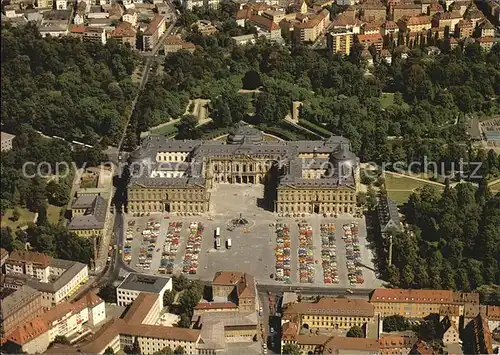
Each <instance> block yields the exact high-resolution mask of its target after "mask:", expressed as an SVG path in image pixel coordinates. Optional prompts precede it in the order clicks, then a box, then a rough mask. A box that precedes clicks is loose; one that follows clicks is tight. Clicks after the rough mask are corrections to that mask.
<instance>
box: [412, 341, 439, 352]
mask: <svg viewBox="0 0 500 355" xmlns="http://www.w3.org/2000/svg"><path fill="white" fill-rule="evenodd" d="M409 354H410V355H435V354H436V352H435V351H434V349H433V348H432V347H431V346H429V345H428V344H427V343H426V342H425V341H423V340H418V341H417V342H416V343H415V345H413V348H412V349H411V350H410V353H409Z"/></svg>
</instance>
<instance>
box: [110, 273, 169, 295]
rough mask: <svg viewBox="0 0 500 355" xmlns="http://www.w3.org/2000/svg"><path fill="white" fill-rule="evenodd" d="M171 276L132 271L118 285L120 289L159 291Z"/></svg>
mask: <svg viewBox="0 0 500 355" xmlns="http://www.w3.org/2000/svg"><path fill="white" fill-rule="evenodd" d="M169 280H170V278H168V277H161V276H153V275H145V274H138V273H134V272H131V273H130V274H128V276H127V277H126V278H125V280H123V281H122V283H121V284H120V285H119V286H118V288H119V289H126V290H133V291H140V292H148V293H159V292H160V291H161V290H162V289H163V288H164V287H165V286H166V285H167V283H168V281H169Z"/></svg>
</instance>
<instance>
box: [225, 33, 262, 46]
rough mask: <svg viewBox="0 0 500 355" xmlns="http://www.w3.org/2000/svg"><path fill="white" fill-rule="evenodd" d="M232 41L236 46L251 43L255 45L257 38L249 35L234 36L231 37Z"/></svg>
mask: <svg viewBox="0 0 500 355" xmlns="http://www.w3.org/2000/svg"><path fill="white" fill-rule="evenodd" d="M231 39H232V41H233V44H234V45H235V46H244V45H247V44H249V43H250V44H254V43H255V39H256V38H255V35H254V34H249V35H241V36H234V37H231Z"/></svg>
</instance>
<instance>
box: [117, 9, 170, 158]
mask: <svg viewBox="0 0 500 355" xmlns="http://www.w3.org/2000/svg"><path fill="white" fill-rule="evenodd" d="M175 21H176V19H175V18H174V20H173V22H172V23H171V24H170V26H169V27H168V28H167V30H166V31H165V33H164V34H163V35H162V36H161V37H160V39H159V40H158V43H157V44H156V45H155V46H154V48H153V50H152V51H151V52H145V53H142V55H143V56H145V57H147V58H146V62H145V63H144V69H143V70H142V74H141V83H140V85H139V89H138V90H137V94H136V95H135V98H134V100H133V101H132V106H131V108H130V112H129V114H128V117H127V122H126V124H125V127H124V129H123V133H122V136H121V138H120V143H118V151H120V150H121V148H122V144H123V140H124V139H125V136H126V134H127V128H128V126H129V124H130V119H131V118H132V114H133V113H134V110H135V105H137V101H138V100H139V96H140V94H141V92H142V90H143V89H144V87H145V86H146V83H147V82H148V78H149V72H150V68H151V64H152V63H153V58H154V57H155V56H156V54H157V53H158V51H159V50H160V48H161V46H162V45H163V42H164V41H165V38H166V37H167V36H168V35H170V33H172V30H173V29H174V26H175Z"/></svg>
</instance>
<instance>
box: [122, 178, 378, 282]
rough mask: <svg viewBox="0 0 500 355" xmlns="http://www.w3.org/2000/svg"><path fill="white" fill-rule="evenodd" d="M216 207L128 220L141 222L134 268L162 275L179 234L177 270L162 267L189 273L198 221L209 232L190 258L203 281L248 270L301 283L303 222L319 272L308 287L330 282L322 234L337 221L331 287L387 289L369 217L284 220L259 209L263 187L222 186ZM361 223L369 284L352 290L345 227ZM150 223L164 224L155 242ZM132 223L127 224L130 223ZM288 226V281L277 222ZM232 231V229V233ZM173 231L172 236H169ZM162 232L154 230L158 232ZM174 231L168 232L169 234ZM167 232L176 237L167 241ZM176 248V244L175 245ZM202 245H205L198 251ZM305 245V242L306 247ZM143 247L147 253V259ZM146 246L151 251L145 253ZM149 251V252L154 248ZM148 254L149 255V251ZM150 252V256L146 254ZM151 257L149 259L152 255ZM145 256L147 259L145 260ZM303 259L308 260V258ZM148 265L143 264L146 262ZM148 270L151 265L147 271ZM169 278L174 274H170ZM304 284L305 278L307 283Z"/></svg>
mask: <svg viewBox="0 0 500 355" xmlns="http://www.w3.org/2000/svg"><path fill="white" fill-rule="evenodd" d="M211 193H212V196H211V206H210V212H209V213H208V214H206V215H204V216H190V217H185V216H174V215H170V216H169V215H166V214H159V213H157V214H151V215H150V216H143V217H132V216H130V215H129V216H128V217H127V222H128V221H133V222H128V223H135V224H134V226H130V227H129V231H130V232H131V233H130V234H132V238H129V239H130V242H129V245H130V256H129V258H130V259H131V260H130V266H132V267H134V268H136V269H137V270H138V271H142V272H150V273H158V271H159V269H160V266H161V264H162V258H165V256H162V255H163V254H165V250H164V244H165V241H166V240H167V238H170V239H172V234H178V238H177V239H178V241H177V244H176V248H174V249H176V250H174V252H173V253H172V252H170V254H171V256H170V258H171V260H172V267H171V268H169V269H168V270H167V269H164V268H162V269H160V271H162V272H166V271H172V272H173V273H180V272H182V270H183V262H184V257H185V254H186V246H187V244H188V243H187V239H188V235H189V226H190V225H191V224H192V223H193V222H196V223H198V222H200V223H201V225H202V226H203V228H204V230H203V233H201V235H200V238H201V240H198V241H194V242H193V241H192V242H191V243H190V246H189V247H188V254H189V259H190V260H196V263H197V264H198V265H197V268H196V275H197V277H199V278H201V279H203V280H211V279H212V278H213V276H214V273H215V272H217V271H221V270H227V271H231V270H234V271H244V272H248V273H250V274H252V275H254V276H255V277H256V279H257V281H258V282H259V283H261V284H276V283H280V284H281V283H284V282H287V283H290V284H294V285H296V284H299V283H300V273H299V271H300V270H299V269H300V267H299V231H300V228H299V222H302V223H303V222H304V221H305V223H306V225H307V227H308V228H309V229H310V231H311V232H309V234H310V237H307V242H308V243H309V244H311V243H312V245H311V246H310V250H307V252H306V254H307V253H309V254H310V255H311V256H310V257H309V260H311V259H312V263H311V265H310V269H311V270H313V272H312V276H311V277H309V278H308V279H307V283H309V282H310V283H309V284H314V285H322V284H324V277H323V269H324V265H322V247H324V245H322V238H321V233H320V225H322V224H327V223H332V224H333V225H334V226H335V240H334V243H335V246H336V247H335V249H336V263H337V266H336V268H337V275H338V282H337V283H335V282H332V283H329V284H328V286H331V287H363V288H369V287H377V286H380V285H381V281H379V280H377V279H376V277H375V273H374V271H373V270H370V269H368V268H373V263H372V261H371V258H372V256H371V252H370V250H368V249H367V248H366V245H367V242H366V225H365V221H364V219H354V218H352V217H351V216H342V215H341V216H339V217H338V218H324V217H323V216H319V215H311V216H306V217H303V218H302V217H301V218H282V217H279V218H278V216H277V215H276V214H274V213H272V212H270V211H266V210H263V209H262V208H260V207H258V204H259V199H261V197H262V195H263V186H262V185H229V184H219V185H218V186H217V187H216V188H215V189H213V190H212V191H211ZM240 216H241V219H242V220H245V222H247V223H246V224H245V225H242V226H238V227H234V228H232V227H230V226H232V222H233V220H235V219H240ZM353 221H356V222H357V223H358V229H359V236H358V240H359V253H360V259H361V263H362V264H363V265H365V266H367V267H368V268H366V267H363V270H362V273H363V275H362V276H363V279H364V283H362V284H360V285H358V286H356V285H354V286H351V284H350V282H349V279H348V270H347V266H346V242H345V241H344V240H343V239H342V235H343V234H342V233H343V225H344V224H346V223H351V222H353ZM148 222H149V223H150V227H149V229H154V228H156V227H155V225H156V226H158V225H159V227H158V228H159V229H158V231H157V232H158V233H157V234H158V235H157V237H155V238H149V239H148V240H147V241H144V236H143V235H142V233H143V229H147V227H146V224H147V223H148ZM179 222H182V228H179V229H178V230H179V231H178V233H173V231H172V228H170V231H169V224H172V223H179ZM128 223H126V225H128ZM277 223H281V224H286V225H287V227H288V229H289V236H290V240H289V243H290V245H289V248H290V253H289V255H290V256H289V265H290V274H289V278H288V279H287V280H283V281H277V280H276V276H277V270H276V262H277V260H276V255H275V249H276V247H277V234H276V224H277ZM217 227H220V229H221V233H220V234H221V236H220V242H221V243H220V244H221V246H220V248H216V243H215V238H214V231H215V230H216V228H217ZM228 227H230V228H229V229H228ZM168 231H169V232H168ZM155 232H156V231H152V234H153V233H155ZM167 232H168V233H167ZM167 234H169V235H170V237H167ZM229 238H230V239H231V248H227V247H226V243H227V240H228V239H229ZM170 244H171V243H170ZM198 244H199V247H198ZM302 244H303V243H302ZM193 245H194V249H196V248H198V249H199V254H197V255H196V256H193V255H192V254H193V251H192V250H193ZM141 247H142V248H143V250H142V255H141ZM144 248H145V249H144ZM148 249H149V250H148ZM145 250H146V253H144V251H145ZM144 254H146V255H144ZM148 254H149V255H148ZM139 256H141V260H139ZM300 260H303V257H302V259H300ZM144 261H146V263H143V265H141V264H140V262H144ZM143 266H146V268H145V269H144V268H143ZM166 273H167V274H169V273H170V272H166ZM303 281H304V279H303Z"/></svg>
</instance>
